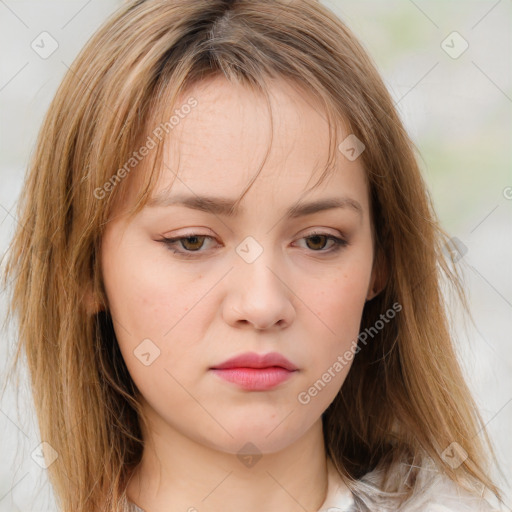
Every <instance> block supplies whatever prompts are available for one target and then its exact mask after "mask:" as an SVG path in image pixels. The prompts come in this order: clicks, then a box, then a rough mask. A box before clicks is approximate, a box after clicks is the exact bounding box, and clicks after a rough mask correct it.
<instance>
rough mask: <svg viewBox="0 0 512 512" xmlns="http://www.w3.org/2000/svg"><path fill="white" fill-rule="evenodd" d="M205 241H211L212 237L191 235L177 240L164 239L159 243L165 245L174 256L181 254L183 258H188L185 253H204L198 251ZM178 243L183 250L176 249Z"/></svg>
mask: <svg viewBox="0 0 512 512" xmlns="http://www.w3.org/2000/svg"><path fill="white" fill-rule="evenodd" d="M205 239H213V237H211V236H207V235H199V234H191V235H188V236H182V237H177V238H165V237H164V238H162V240H160V241H161V242H163V243H165V245H166V246H167V247H168V248H169V249H170V250H171V251H172V252H174V253H175V254H183V255H184V256H188V254H187V253H195V252H204V251H201V250H200V249H201V248H202V247H203V246H204V240H205ZM178 243H179V244H180V245H181V246H182V248H183V249H185V250H183V249H178V248H176V244H178Z"/></svg>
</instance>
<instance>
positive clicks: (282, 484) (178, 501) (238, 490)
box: [127, 419, 327, 512]
mask: <svg viewBox="0 0 512 512" xmlns="http://www.w3.org/2000/svg"><path fill="white" fill-rule="evenodd" d="M152 432H158V434H157V435H156V434H152V435H150V436H146V435H145V436H144V438H145V445H144V446H145V447H144V453H143V457H142V460H141V463H140V464H139V465H138V466H137V468H136V469H135V470H134V472H133V474H132V476H131V478H130V481H129V483H128V487H127V496H128V499H129V500H130V501H131V502H133V503H135V504H136V505H138V506H139V507H141V508H143V509H144V510H145V511H146V512H164V511H165V512H167V511H168V510H184V511H190V512H197V511H201V512H224V511H226V510H239V511H240V512H261V510H267V511H280V512H304V511H317V510H318V509H319V508H320V507H321V505H322V503H323V502H324V500H325V497H326V493H327V460H326V455H325V447H324V441H323V432H322V423H321V419H319V420H318V421H317V422H316V423H315V424H314V425H312V427H311V428H310V429H309V430H308V431H307V432H306V433H305V434H304V435H303V436H302V437H301V438H300V439H298V440H296V441H295V442H293V443H291V444H289V445H287V446H286V447H285V448H283V449H282V450H280V451H278V452H275V453H264V454H262V456H261V457H260V458H258V457H255V458H253V459H250V458H249V457H242V456H238V455H237V454H236V453H235V454H232V453H226V452H224V451H221V450H219V449H215V448H214V447H209V446H206V445H205V444H202V443H201V442H198V441H196V440H192V439H190V438H188V437H187V436H185V435H183V434H182V433H180V432H178V431H176V430H174V429H172V428H170V427H169V426H168V425H165V426H164V427H163V428H162V425H159V428H158V429H152ZM242 444H243V443H242Z"/></svg>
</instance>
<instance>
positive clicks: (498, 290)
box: [0, 0, 512, 512]
mask: <svg viewBox="0 0 512 512" xmlns="http://www.w3.org/2000/svg"><path fill="white" fill-rule="evenodd" d="M322 3H324V4H325V5H327V6H328V7H329V8H331V9H332V10H333V11H334V12H335V13H336V14H337V15H339V16H340V17H341V18H342V20H344V21H345V22H346V23H347V25H348V26H349V28H351V29H352V30H353V31H354V32H355V34H356V35H357V36H358V37H359V38H360V40H361V42H362V43H363V45H364V46H365V48H366V49H367V50H368V52H369V53H370V55H371V56H372V58H373V60H374V62H375V64H376V66H377V68H378V70H379V71H380V73H381V75H382V77H383V78H384V81H385V83H386V85H387V87H388V89H389V91H390V92H391V94H392V96H393V98H394V99H395V102H396V105H397V108H398V109H399V112H400V114H401V116H402V119H403V120H404V122H405V124H406V126H407V129H408V131H409V133H410V135H411V137H412V139H413V140H414V142H415V144H416V147H417V150H418V157H419V160H420V165H421V168H422V170H423V173H424V176H425V179H426V181H427V184H428V186H429V189H430V192H431V195H432V199H433V201H434V205H435V207H436V210H437V214H438V216H439V219H440V221H441V224H442V226H443V227H444V229H445V230H446V231H447V232H448V233H449V234H450V236H451V237H453V240H454V244H455V245H456V247H457V248H458V250H459V252H460V256H461V257H460V260H459V261H458V263H457V264H458V265H459V266H460V267H461V269H462V271H463V273H464V276H465V282H466V287H467V290H468V296H469V299H470V306H471V310H472V314H473V318H474V323H473V324H472V323H468V322H466V321H465V320H464V318H463V316H462V315H461V312H460V310H459V308H457V307H455V306H454V308H453V310H452V311H451V313H452V314H453V331H454V335H455V336H456V338H457V340H458V350H459V353H460V357H461V359H462V362H463V365H464V368H465V371H466V375H467V378H468V382H469V384H470V386H471V388H472V390H473V392H474V394H475V397H476V399H477V402H478V404H479V406H480V409H481V413H482V415H483V418H484V421H485V422H486V424H487V428H488V430H489V433H490V435H491V437H492V439H493V441H494V443H495V447H496V453H497V456H498V458H499V461H500V463H501V466H502V469H503V470H504V473H505V475H504V476H505V479H506V480H505V479H503V477H501V478H500V477H499V475H497V477H498V482H499V483H500V484H501V485H502V486H503V488H504V489H505V491H506V493H507V497H506V501H507V505H508V508H507V509H508V510H512V509H511V506H512V498H511V493H510V483H509V482H510V480H511V476H512V462H511V461H512V436H511V435H510V431H511V426H512V340H511V337H510V332H511V328H512V275H511V273H512V272H511V267H512V264H511V262H512V257H511V256H512V229H511V226H512V222H511V220H512V149H511V147H512V138H511V134H512V87H511V78H512V69H511V68H512V55H511V54H512V44H511V43H512V41H511V37H512V36H511V34H512V4H511V2H510V1H506V0H498V1H465V2H460V1H456V0H449V1H447V0H443V1H435V0H415V1H412V0H394V1H387V2H381V1H377V0H375V1H367V0H359V1H355V0H350V1H341V0H322ZM121 4H122V2H121V1H119V0H101V1H100V0H80V1H70V0H66V1H60V2H59V1H55V0H46V1H45V2H38V1H35V0H32V1H23V0H0V48H1V52H2V53H1V61H0V108H1V112H2V116H1V120H0V130H1V136H0V251H1V253H3V252H4V251H5V250H6V248H7V245H8V242H9V240H10V237H11V236H12V233H13V230H14V228H15V226H16V222H17V220H16V215H15V205H16V202H17V198H18V195H19V192H20V190H21V187H22V182H23V177H24V173H25V169H26V165H27V162H28V159H29V157H30V155H31V153H32V151H33V149H34V144H35V140H36V135H37V132H38V130H39V127H40V124H41V122H42V118H43V115H44V113H45V111H46V109H47V108H48V105H49V103H50V101H51V99H52V97H53V95H54V93H55V91H56V89H57V87H58V85H59V83H60V81H61V79H62V78H63V76H64V73H65V72H66V71H67V69H68V67H70V66H71V64H72V62H73V60H74V58H75V56H76V55H77V53H78V52H79V50H80V49H81V48H82V46H83V45H84V44H85V42H86V41H87V40H88V38H89V37H90V36H91V35H92V33H93V32H94V31H95V30H96V29H97V28H98V27H99V26H100V25H101V24H102V23H103V22H104V20H105V19H106V18H107V17H108V16H109V15H110V14H111V13H112V12H114V11H115V10H116V9H117V8H118V7H119V6H120V5H121ZM5 307H6V299H5V293H4V291H3V290H2V293H1V294H0V318H1V319H2V320H3V318H4V316H5ZM0 340H1V342H0V361H1V362H0V365H1V377H2V381H3V378H4V375H5V371H6V363H7V362H8V358H10V357H11V356H12V350H13V344H14V341H15V335H14V333H13V332H8V331H2V332H1V338H0ZM21 375H22V377H25V378H27V377H26V373H22V374H21ZM30 401H31V396H30V392H29V390H28V387H27V381H26V380H25V381H22V382H20V385H19V386H18V387H16V385H15V383H11V385H10V387H9V388H8V389H7V391H6V393H5V396H4V397H3V399H2V401H1V402H0V432H1V441H0V446H1V452H0V453H1V456H0V512H13V511H24V512H28V511H30V512H39V511H41V512H43V511H44V512H49V511H56V510H57V509H56V506H55V502H54V498H53V494H52V491H51V487H50V485H49V483H48V481H47V476H46V472H45V471H46V470H45V469H43V468H41V467H40V466H39V465H38V464H37V463H36V462H35V458H36V457H35V456H34V458H33V454H34V450H36V449H37V447H38V445H39V444H40V442H41V439H40V438H39V435H38V428H37V420H36V418H35V415H34V411H33V407H32V405H31V402H30ZM18 408H19V410H18Z"/></svg>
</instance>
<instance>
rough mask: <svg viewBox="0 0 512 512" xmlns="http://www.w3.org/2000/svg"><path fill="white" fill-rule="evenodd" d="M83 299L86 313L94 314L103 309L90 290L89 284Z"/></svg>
mask: <svg viewBox="0 0 512 512" xmlns="http://www.w3.org/2000/svg"><path fill="white" fill-rule="evenodd" d="M83 300H84V306H85V310H86V312H87V314H88V315H94V314H96V313H98V312H99V311H101V310H103V309H104V307H103V305H102V304H101V303H100V301H99V300H98V299H97V297H96V294H95V293H94V291H93V290H92V287H91V285H89V286H88V287H87V290H86V292H85V294H84V296H83Z"/></svg>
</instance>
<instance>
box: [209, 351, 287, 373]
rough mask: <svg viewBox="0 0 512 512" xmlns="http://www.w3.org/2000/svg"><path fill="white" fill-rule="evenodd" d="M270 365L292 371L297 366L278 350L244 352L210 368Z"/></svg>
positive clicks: (266, 366) (262, 366)
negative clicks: (260, 352) (258, 352)
mask: <svg viewBox="0 0 512 512" xmlns="http://www.w3.org/2000/svg"><path fill="white" fill-rule="evenodd" d="M271 366H280V367H281V368H285V369H286V370H290V371H294V370H297V367H296V366H295V365H294V364H293V363H292V362H291V361H289V360H288V359H286V357H284V356H283V355H281V354H279V353H278V352H269V353H268V354H257V353H256V352H246V353H245V354H240V355H239V356H235V357H232V358H230V359H228V360H227V361H224V362H223V363H221V364H217V365H215V366H212V369H218V370H220V369H225V368H269V367H271Z"/></svg>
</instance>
